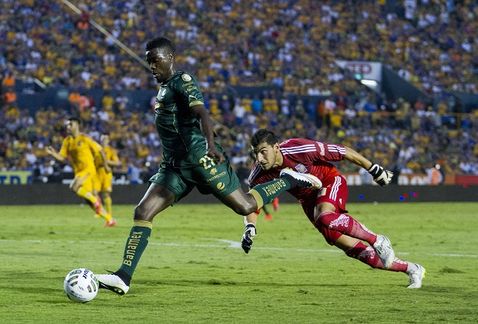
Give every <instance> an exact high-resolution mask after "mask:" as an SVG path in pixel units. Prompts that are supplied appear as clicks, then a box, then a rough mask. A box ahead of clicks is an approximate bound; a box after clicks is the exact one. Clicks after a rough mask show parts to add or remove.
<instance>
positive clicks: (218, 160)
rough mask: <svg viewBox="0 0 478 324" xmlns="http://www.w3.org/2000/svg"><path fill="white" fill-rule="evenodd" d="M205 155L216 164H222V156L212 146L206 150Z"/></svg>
mask: <svg viewBox="0 0 478 324" xmlns="http://www.w3.org/2000/svg"><path fill="white" fill-rule="evenodd" d="M207 155H208V156H209V157H211V158H212V159H213V160H214V161H215V162H216V163H217V164H221V163H222V162H224V155H222V154H221V152H219V151H218V150H217V149H216V146H214V145H212V146H211V147H209V148H208V150H207Z"/></svg>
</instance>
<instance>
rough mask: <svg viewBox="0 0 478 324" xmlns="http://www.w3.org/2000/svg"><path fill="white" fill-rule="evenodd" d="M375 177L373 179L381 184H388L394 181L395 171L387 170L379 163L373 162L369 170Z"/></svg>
mask: <svg viewBox="0 0 478 324" xmlns="http://www.w3.org/2000/svg"><path fill="white" fill-rule="evenodd" d="M367 171H368V173H370V174H371V175H372V177H373V180H374V181H375V182H376V183H378V184H379V185H381V186H386V185H388V184H389V183H390V181H392V177H393V172H392V171H389V170H385V169H384V168H383V167H381V166H380V165H378V164H372V166H371V167H370V168H369V169H368V170H367Z"/></svg>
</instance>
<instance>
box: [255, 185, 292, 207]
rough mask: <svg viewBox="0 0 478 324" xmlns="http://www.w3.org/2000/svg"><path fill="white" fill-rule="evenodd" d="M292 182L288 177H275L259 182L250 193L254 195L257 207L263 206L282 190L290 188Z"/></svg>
mask: <svg viewBox="0 0 478 324" xmlns="http://www.w3.org/2000/svg"><path fill="white" fill-rule="evenodd" d="M290 188H291V184H290V183H289V181H287V179H282V178H281V179H275V180H272V181H269V182H266V183H262V184H259V185H257V186H255V187H254V188H252V189H251V190H250V191H249V193H250V194H251V195H252V196H253V197H254V199H255V200H256V202H257V208H258V209H259V208H261V207H262V206H264V205H267V204H269V203H270V202H272V200H274V198H275V197H277V196H279V195H280V194H281V193H282V192H284V191H286V190H289V189H290Z"/></svg>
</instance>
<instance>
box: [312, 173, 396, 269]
mask: <svg viewBox="0 0 478 324" xmlns="http://www.w3.org/2000/svg"><path fill="white" fill-rule="evenodd" d="M347 198H348V188H347V182H346V181H345V178H344V177H343V176H336V177H335V180H334V182H333V183H332V184H331V185H329V186H327V187H324V188H323V189H322V192H321V194H320V197H319V199H318V205H317V208H316V211H315V215H314V225H315V226H316V227H317V228H321V227H326V228H328V229H330V230H334V231H337V232H339V233H342V234H346V235H348V236H350V237H354V238H357V239H359V240H362V241H366V242H367V243H368V244H370V245H371V246H373V248H374V249H375V250H376V252H377V253H378V255H379V256H380V258H381V259H382V262H383V263H384V265H385V267H390V266H391V265H392V262H393V260H394V259H395V253H394V251H393V249H392V245H391V243H390V240H389V239H388V238H387V237H386V236H383V235H377V234H375V233H374V232H372V231H370V230H369V229H368V228H367V227H365V226H364V225H363V224H362V223H360V222H359V221H357V220H356V219H355V218H353V217H352V216H350V215H348V214H346V213H345V211H346V209H345V203H346V201H347Z"/></svg>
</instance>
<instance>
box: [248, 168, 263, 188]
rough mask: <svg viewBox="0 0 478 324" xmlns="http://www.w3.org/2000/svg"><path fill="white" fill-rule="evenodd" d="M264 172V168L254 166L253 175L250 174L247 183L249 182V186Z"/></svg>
mask: <svg viewBox="0 0 478 324" xmlns="http://www.w3.org/2000/svg"><path fill="white" fill-rule="evenodd" d="M261 170H262V168H261V167H260V166H259V164H257V163H256V165H254V169H252V171H251V173H250V174H249V177H247V181H248V182H249V185H250V184H251V182H252V180H254V178H255V177H256V176H257V174H258V173H259V172H260V171H261Z"/></svg>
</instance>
